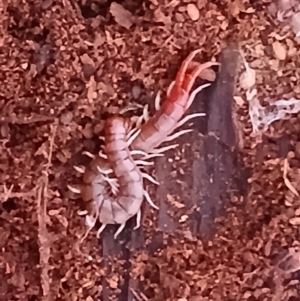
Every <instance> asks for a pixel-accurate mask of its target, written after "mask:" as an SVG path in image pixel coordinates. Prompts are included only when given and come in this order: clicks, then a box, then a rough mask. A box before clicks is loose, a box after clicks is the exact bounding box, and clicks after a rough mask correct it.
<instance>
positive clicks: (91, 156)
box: [82, 151, 95, 159]
mask: <svg viewBox="0 0 300 301" xmlns="http://www.w3.org/2000/svg"><path fill="white" fill-rule="evenodd" d="M82 154H83V155H86V156H88V157H90V158H92V159H95V155H93V154H92V153H90V152H88V151H84V152H82Z"/></svg>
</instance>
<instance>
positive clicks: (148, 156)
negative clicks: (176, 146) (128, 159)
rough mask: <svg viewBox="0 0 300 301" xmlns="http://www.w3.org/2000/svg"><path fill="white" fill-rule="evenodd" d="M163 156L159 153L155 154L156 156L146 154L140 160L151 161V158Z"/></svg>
mask: <svg viewBox="0 0 300 301" xmlns="http://www.w3.org/2000/svg"><path fill="white" fill-rule="evenodd" d="M163 156H164V154H161V153H157V154H149V155H148V154H146V155H145V156H144V157H142V158H141V160H148V159H151V158H156V157H163Z"/></svg>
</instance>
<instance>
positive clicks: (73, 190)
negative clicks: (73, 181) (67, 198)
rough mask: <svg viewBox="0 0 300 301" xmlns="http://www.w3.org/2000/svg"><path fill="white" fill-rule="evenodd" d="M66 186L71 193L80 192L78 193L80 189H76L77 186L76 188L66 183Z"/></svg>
mask: <svg viewBox="0 0 300 301" xmlns="http://www.w3.org/2000/svg"><path fill="white" fill-rule="evenodd" d="M67 187H68V189H69V190H70V191H72V192H73V193H76V194H80V193H81V191H80V189H78V188H76V187H73V186H71V185H67Z"/></svg>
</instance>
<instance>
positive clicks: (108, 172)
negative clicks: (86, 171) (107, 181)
mask: <svg viewBox="0 0 300 301" xmlns="http://www.w3.org/2000/svg"><path fill="white" fill-rule="evenodd" d="M97 169H98V171H99V172H100V173H102V174H103V175H106V176H107V175H109V174H110V173H112V172H113V170H112V169H111V168H110V169H103V168H101V167H100V166H99V165H97Z"/></svg>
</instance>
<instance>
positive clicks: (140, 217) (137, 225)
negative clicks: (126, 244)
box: [133, 210, 142, 230]
mask: <svg viewBox="0 0 300 301" xmlns="http://www.w3.org/2000/svg"><path fill="white" fill-rule="evenodd" d="M141 220H142V212H141V210H139V211H138V213H137V214H136V226H135V227H134V228H133V230H137V229H138V228H139V227H140V226H141Z"/></svg>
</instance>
